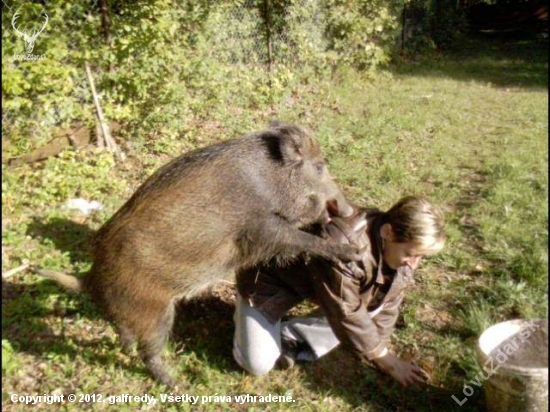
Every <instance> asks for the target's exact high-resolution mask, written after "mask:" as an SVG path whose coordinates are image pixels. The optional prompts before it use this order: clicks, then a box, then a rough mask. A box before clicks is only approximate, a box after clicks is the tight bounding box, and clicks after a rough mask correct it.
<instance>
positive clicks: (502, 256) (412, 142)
mask: <svg viewBox="0 0 550 412" xmlns="http://www.w3.org/2000/svg"><path fill="white" fill-rule="evenodd" d="M466 45H467V47H466V48H465V49H464V50H462V51H460V52H457V54H453V55H447V56H432V57H431V58H428V59H419V60H417V61H408V62H407V61H403V62H400V63H399V64H398V65H396V66H395V67H393V68H391V69H390V70H388V71H386V72H384V73H381V74H380V75H379V76H378V77H377V78H375V79H372V77H366V76H363V75H361V74H358V73H355V72H351V71H346V70H342V71H340V72H338V73H336V74H335V75H334V76H333V78H332V79H331V80H326V81H323V82H319V83H313V82H312V83H311V84H309V85H307V86H303V87H302V88H300V89H297V90H295V91H294V93H292V94H289V97H288V98H287V99H285V100H284V101H282V102H281V103H280V104H279V105H274V106H273V109H272V110H253V109H250V108H249V107H237V106H235V105H231V102H226V105H225V106H223V104H222V105H220V109H219V110H217V111H216V112H215V113H213V115H212V117H207V120H205V121H202V122H198V121H197V123H196V124H194V125H190V126H188V127H187V129H186V133H185V136H183V138H182V139H180V140H175V139H163V138H162V136H160V137H155V139H143V143H142V144H141V145H140V146H139V147H138V149H139V150H137V151H135V153H134V155H133V156H131V157H130V158H129V159H128V160H127V161H126V162H125V163H122V164H119V165H117V164H115V163H114V162H112V161H111V160H110V158H109V157H108V156H106V155H104V154H102V155H98V154H94V153H71V152H66V153H64V154H63V155H62V156H61V157H60V158H52V159H49V160H48V161H47V162H45V163H44V164H35V165H32V166H20V167H8V166H5V165H3V169H2V170H3V180H2V189H3V191H2V204H3V211H4V216H3V221H2V246H3V254H2V269H3V270H8V269H11V268H13V267H16V266H18V265H20V264H22V262H23V261H25V260H28V261H30V262H32V263H36V264H41V265H43V266H46V267H50V268H54V269H63V270H67V271H75V272H76V273H84V272H85V271H86V270H87V268H88V267H89V265H90V260H89V256H88V254H87V253H86V240H87V239H89V237H90V235H91V233H92V232H93V231H94V230H96V229H97V228H98V227H99V226H100V225H101V224H102V223H103V222H104V221H105V220H106V219H107V218H108V217H109V216H110V215H111V214H112V213H113V212H114V211H115V210H116V209H117V208H118V207H119V206H120V205H121V204H122V203H123V201H124V200H125V199H127V198H128V197H129V196H130V194H131V193H132V191H133V190H134V189H135V188H136V187H137V185H138V184H139V183H140V182H142V181H143V180H144V178H145V177H146V176H147V175H149V174H150V173H152V172H153V170H155V169H156V168H157V167H159V166H160V165H161V164H163V163H164V162H166V161H167V160H168V159H169V158H170V157H172V156H175V155H177V154H179V153H180V152H181V151H185V150H189V149H190V148H192V147H195V146H204V145H206V144H208V143H210V142H213V141H216V140H219V139H226V138H230V137H234V136H238V135H240V134H243V133H246V132H250V131H255V130H259V129H262V128H264V127H265V125H267V123H268V122H269V120H271V119H272V118H279V119H283V120H287V121H292V122H295V123H298V124H302V125H306V126H309V127H310V128H311V129H313V130H314V131H315V132H316V133H317V135H318V137H319V139H320V141H321V142H322V145H323V148H324V152H325V155H326V158H327V160H328V163H329V167H330V170H331V173H332V174H333V175H334V176H335V177H336V179H337V180H338V182H339V183H340V184H341V186H342V187H343V188H344V191H345V192H346V194H347V195H348V197H349V198H350V199H352V200H354V201H356V202H358V203H362V204H370V205H376V206H379V207H381V208H384V209H385V208H388V207H389V206H390V205H391V204H392V203H394V202H395V201H396V200H398V199H399V198H400V197H401V196H403V195H406V194H421V195H427V196H428V197H430V198H431V199H432V200H433V201H434V202H436V203H438V204H440V205H441V206H442V207H443V209H444V210H445V212H446V217H447V222H448V237H449V239H448V242H447V245H446V247H445V249H444V251H443V252H442V253H441V254H439V255H437V256H434V257H431V258H429V259H427V260H426V261H425V262H424V264H423V266H422V267H421V269H420V270H419V271H418V273H417V277H416V285H415V287H414V288H413V290H412V291H411V293H410V294H409V295H408V296H407V299H406V301H405V303H404V306H403V310H402V315H401V316H400V319H399V321H398V325H397V329H396V332H395V334H394V336H393V344H394V347H393V349H394V350H395V351H396V352H397V353H399V354H400V355H402V356H404V357H406V358H408V359H412V358H414V359H416V361H417V362H418V363H420V364H421V365H422V366H423V367H424V368H425V369H426V370H427V371H428V372H429V374H430V376H431V383H430V386H429V387H428V388H424V389H419V388H409V389H406V390H402V389H400V388H399V387H398V386H396V385H395V384H393V383H392V382H391V381H390V380H389V379H388V378H386V377H383V376H380V375H379V374H378V373H377V372H375V371H374V370H372V369H370V368H368V367H362V366H360V365H358V364H357V362H356V361H355V360H354V359H353V358H352V357H351V355H349V354H348V353H346V352H345V351H344V350H341V349H338V350H336V351H334V352H333V353H331V354H329V355H328V356H327V357H326V358H324V359H322V360H321V361H319V362H317V363H315V364H312V365H305V366H300V367H297V368H293V369H292V370H289V371H273V372H271V373H270V374H269V375H268V376H267V377H262V378H254V377H251V376H248V375H246V374H245V373H243V372H241V371H240V370H239V369H238V368H237V367H236V365H235V363H234V361H233V359H232V355H231V342H232V333H233V330H232V328H233V326H232V310H233V292H234V291H233V289H232V288H231V287H225V288H222V289H220V291H218V293H217V294H215V296H214V297H205V298H204V299H199V300H197V301H195V302H191V303H189V304H188V305H186V306H185V307H184V308H182V310H181V311H179V312H180V314H179V316H178V320H177V323H176V327H175V329H174V334H173V335H174V336H173V339H172V340H171V341H170V343H169V347H168V348H167V350H166V351H165V355H166V358H167V360H168V361H169V362H170V365H171V366H172V368H173V369H174V372H175V373H176V374H177V376H178V378H179V381H178V382H179V388H178V390H177V391H172V392H174V394H176V393H177V394H189V395H195V396H196V395H199V396H203V395H204V396H207V395H215V394H218V395H230V396H234V395H237V394H251V395H258V396H259V395H267V394H273V395H275V394H277V395H285V394H287V395H290V394H291V395H292V398H293V399H294V400H296V402H292V403H269V404H254V403H249V404H243V405H239V404H236V403H235V402H233V403H223V402H218V403H215V402H211V403H205V404H203V405H199V406H198V407H196V406H195V407H193V408H191V407H190V406H189V405H187V404H185V403H178V404H175V403H174V404H164V405H162V406H161V408H160V410H174V411H176V410H182V411H187V410H191V409H192V410H203V411H218V410H242V411H245V410H247V411H254V410H256V411H259V410H268V411H284V410H302V411H332V410H338V411H386V410H391V411H395V410H398V411H408V410H419V411H431V410H452V409H453V408H454V407H456V408H457V409H458V406H457V405H456V404H455V402H454V401H453V400H452V398H451V395H453V394H454V395H456V396H457V397H458V398H461V396H460V395H461V394H462V386H463V384H464V382H465V381H466V380H468V379H470V378H473V377H474V376H475V375H476V373H477V372H478V371H479V368H478V366H477V364H476V361H475V356H474V353H475V344H476V339H477V336H478V335H479V334H480V332H481V331H482V330H483V329H484V328H485V327H487V326H488V325H490V324H492V323H494V322H498V321H502V320H505V319H511V318H517V317H521V318H534V317H546V316H547V294H546V290H547V283H548V282H547V277H546V273H547V269H548V255H547V254H548V232H547V228H548V206H547V198H548V177H547V171H548V166H547V165H548V142H547V137H548V128H547V127H548V126H547V125H548V74H547V69H548V55H547V50H546V45H541V44H536V43H532V42H525V41H524V40H523V39H514V38H508V39H505V40H502V39H496V38H494V39H482V40H481V39H473V40H472V41H471V42H468V43H466ZM228 98H229V97H228ZM223 107H225V108H223ZM222 108H223V109H222ZM70 197H84V198H88V199H95V200H99V201H101V202H102V203H103V204H104V205H105V208H104V210H102V211H100V212H98V213H96V214H95V215H93V216H92V217H90V218H88V219H85V218H83V217H82V216H80V215H79V214H78V213H77V212H74V211H69V210H66V209H63V208H62V205H63V204H64V202H65V201H66V200H67V199H68V198H70ZM2 354H3V361H2V372H3V374H2V375H3V377H2V383H3V392H2V396H3V410H7V411H8V410H9V411H19V410H27V409H28V408H29V407H26V406H22V405H18V404H13V403H12V402H11V401H10V400H9V396H10V395H11V394H14V393H17V394H22V395H40V394H44V393H46V394H51V393H59V394H69V393H77V394H80V393H83V394H85V393H88V394H93V393H96V394H102V395H104V396H107V395H118V394H124V393H128V394H131V395H144V394H146V393H147V394H149V395H155V396H156V397H157V399H158V398H159V395H160V394H162V393H170V391H169V390H167V389H166V388H164V387H162V386H160V385H158V384H156V383H155V382H153V381H152V380H151V379H150V378H149V377H148V376H147V375H146V373H145V369H144V367H143V365H142V364H141V362H140V361H139V360H138V358H137V356H136V355H135V354H134V356H131V357H129V356H126V355H124V354H123V353H122V351H121V349H120V347H119V344H118V341H117V338H116V335H115V333H114V331H113V329H112V327H111V326H110V325H109V324H108V323H107V322H106V321H104V320H103V319H102V317H101V314H100V313H99V312H98V311H97V310H96V309H95V308H94V306H93V305H91V304H90V302H88V301H87V300H86V299H85V298H83V297H81V296H75V295H70V294H67V293H64V292H62V291H61V290H60V289H59V288H58V287H57V286H56V285H53V284H52V283H50V282H48V281H44V280H42V279H39V278H38V277H36V276H34V275H32V274H29V273H20V274H18V275H15V276H13V277H11V278H9V279H5V280H3V291H2ZM199 404H200V401H199ZM42 406H43V408H42V410H59V409H60V405H52V406H50V405H45V404H44V405H42ZM79 406H80V408H82V407H83V408H86V409H87V410H104V409H105V408H106V407H107V406H108V404H107V405H103V404H93V403H87V404H80V405H79ZM140 407H142V405H141V404H140V403H139V402H138V403H128V404H117V406H116V410H122V411H124V410H128V411H133V410H136V409H138V408H140ZM64 408H65V410H76V409H77V408H76V404H73V405H68V404H67V405H65V406H64ZM144 409H145V407H144ZM460 410H472V411H482V410H484V406H483V392H482V390H480V389H477V390H476V392H475V394H474V395H473V396H472V398H470V399H469V400H468V402H467V403H466V404H464V405H463V406H462V407H461V408H460Z"/></svg>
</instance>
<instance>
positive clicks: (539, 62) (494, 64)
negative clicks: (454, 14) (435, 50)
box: [391, 32, 548, 89]
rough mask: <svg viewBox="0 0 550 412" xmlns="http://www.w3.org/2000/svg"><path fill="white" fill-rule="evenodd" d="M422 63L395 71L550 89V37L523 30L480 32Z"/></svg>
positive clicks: (402, 64)
mask: <svg viewBox="0 0 550 412" xmlns="http://www.w3.org/2000/svg"><path fill="white" fill-rule="evenodd" d="M419 60H420V61H421V63H422V64H414V62H407V61H402V62H401V63H400V64H396V65H394V66H393V67H392V69H391V70H392V71H393V72H394V73H395V74H400V75H410V76H421V77H439V78H449V79H455V80H462V81H478V82H482V83H490V84H492V85H494V86H497V87H524V88H540V89H542V88H545V89H547V88H548V39H537V38H536V37H535V36H533V35H530V34H526V33H524V32H511V33H478V34H475V35H471V36H470V37H468V38H467V39H464V40H463V41H462V42H461V43H460V45H459V46H457V48H456V49H455V50H453V51H452V52H447V53H445V54H443V55H441V56H437V57H435V58H433V56H430V57H419Z"/></svg>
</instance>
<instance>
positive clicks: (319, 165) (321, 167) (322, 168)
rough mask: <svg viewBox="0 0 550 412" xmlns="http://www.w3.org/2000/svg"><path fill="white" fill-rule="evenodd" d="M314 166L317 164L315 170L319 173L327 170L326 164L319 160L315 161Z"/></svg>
mask: <svg viewBox="0 0 550 412" xmlns="http://www.w3.org/2000/svg"><path fill="white" fill-rule="evenodd" d="M314 166H315V170H316V171H317V173H318V174H319V175H322V174H323V172H324V171H325V164H324V163H323V162H317V163H315V165H314Z"/></svg>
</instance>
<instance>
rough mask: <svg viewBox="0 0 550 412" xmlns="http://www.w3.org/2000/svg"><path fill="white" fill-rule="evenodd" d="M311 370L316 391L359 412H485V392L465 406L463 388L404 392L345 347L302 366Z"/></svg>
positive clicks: (412, 388)
mask: <svg viewBox="0 0 550 412" xmlns="http://www.w3.org/2000/svg"><path fill="white" fill-rule="evenodd" d="M301 367H303V368H305V369H306V370H307V372H308V373H307V376H308V378H309V382H308V383H307V385H309V386H310V387H311V388H312V389H313V390H315V391H318V392H320V393H325V394H327V393H328V394H329V396H330V397H339V398H341V399H344V400H345V401H346V402H347V403H349V404H350V405H351V406H352V407H354V408H357V410H363V409H362V408H365V410H373V411H388V412H390V411H392V412H393V411H472V412H474V411H476V412H482V411H485V407H484V405H483V399H482V391H479V393H476V394H474V396H472V397H471V398H468V401H467V402H465V403H464V404H463V405H462V406H459V404H458V403H457V402H456V401H455V400H453V398H452V396H453V395H454V396H455V397H456V398H457V399H458V400H459V401H462V400H463V398H464V396H463V394H462V387H456V388H453V389H447V388H439V387H436V386H433V385H425V386H410V387H408V388H402V387H401V386H400V385H399V384H398V383H397V382H395V381H394V380H393V379H392V378H390V377H389V376H386V375H383V374H381V373H380V372H378V371H377V370H376V369H374V368H373V367H369V366H367V365H363V364H361V363H360V362H358V361H357V359H356V358H355V357H354V356H353V355H352V354H351V353H347V352H345V349H344V348H343V347H340V348H337V349H336V350H334V351H333V352H331V353H330V354H328V355H327V356H325V357H324V358H322V359H321V360H319V361H318V362H315V363H312V364H309V365H304V366H301Z"/></svg>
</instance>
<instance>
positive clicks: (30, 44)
mask: <svg viewBox="0 0 550 412" xmlns="http://www.w3.org/2000/svg"><path fill="white" fill-rule="evenodd" d="M44 16H45V17H46V21H45V22H44V25H43V26H42V28H41V29H40V30H37V29H35V30H33V32H32V34H30V35H29V34H27V31H26V30H24V31H19V29H18V28H17V27H15V23H16V21H17V18H18V17H19V10H17V11H16V12H15V14H14V15H13V18H12V19H11V25H12V27H13V29H14V30H15V32H16V33H17V34H18V35H20V36H21V37H23V40H25V49H26V50H27V54H31V53H32V50H33V49H34V42H35V41H36V38H37V37H38V35H39V34H40V33H42V32H43V31H44V29H45V28H46V25H47V24H48V15H47V14H46V13H44Z"/></svg>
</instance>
